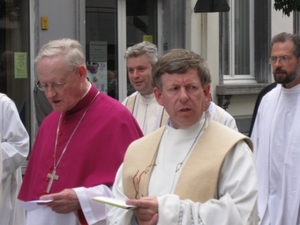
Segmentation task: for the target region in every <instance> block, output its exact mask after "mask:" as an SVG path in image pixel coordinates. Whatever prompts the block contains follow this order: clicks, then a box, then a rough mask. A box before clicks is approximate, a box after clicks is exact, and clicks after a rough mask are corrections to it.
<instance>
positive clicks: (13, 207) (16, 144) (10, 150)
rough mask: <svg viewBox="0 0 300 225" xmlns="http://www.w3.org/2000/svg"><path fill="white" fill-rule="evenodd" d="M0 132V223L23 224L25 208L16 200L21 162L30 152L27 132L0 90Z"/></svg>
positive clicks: (5, 224) (15, 111) (11, 103)
mask: <svg viewBox="0 0 300 225" xmlns="http://www.w3.org/2000/svg"><path fill="white" fill-rule="evenodd" d="M0 134H1V153H2V166H3V171H2V179H1V182H2V205H1V208H0V225H19V224H20V225H23V224H25V211H24V209H23V208H22V207H21V206H20V205H19V204H18V203H17V195H18V193H19V189H20V186H21V183H22V171H21V165H22V163H23V162H24V161H25V160H26V157H27V156H28V153H29V136H28V133H27V131H26V129H25V127H24V125H23V123H22V121H21V119H20V116H19V113H18V110H17V108H16V106H15V103H14V102H13V101H12V100H11V99H10V98H8V97H7V96H6V95H3V94H0Z"/></svg>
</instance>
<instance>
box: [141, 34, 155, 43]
mask: <svg viewBox="0 0 300 225" xmlns="http://www.w3.org/2000/svg"><path fill="white" fill-rule="evenodd" d="M143 41H148V42H150V43H153V36H152V35H143Z"/></svg>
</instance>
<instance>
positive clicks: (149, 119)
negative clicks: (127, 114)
mask: <svg viewBox="0 0 300 225" xmlns="http://www.w3.org/2000/svg"><path fill="white" fill-rule="evenodd" d="M135 95H136V100H135V105H134V108H133V111H132V115H133V116H134V118H135V119H136V120H137V122H138V124H139V126H140V128H141V130H142V131H143V134H144V135H146V134H149V133H151V132H152V131H155V130H156V129H158V128H159V127H160V122H161V118H162V116H163V110H164V107H163V106H161V105H159V104H158V103H157V101H156V98H155V96H154V93H151V94H150V95H141V94H140V93H139V92H137V91H136V92H134V93H133V94H131V95H130V96H129V97H132V96H135ZM127 100H128V97H127V98H126V99H125V100H124V101H123V102H122V104H123V105H125V104H126V102H127Z"/></svg>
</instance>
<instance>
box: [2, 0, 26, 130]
mask: <svg viewBox="0 0 300 225" xmlns="http://www.w3.org/2000/svg"><path fill="white" fill-rule="evenodd" d="M0 10H1V13H0V39H1V42H0V54H1V55H0V92H2V93H5V94H6V95H7V96H8V97H10V98H11V99H12V100H13V101H14V102H15V104H16V106H17V108H18V110H19V114H20V117H21V120H22V122H23V123H24V125H25V127H26V128H27V131H28V133H30V75H29V1H24V0H10V1H8V0H0Z"/></svg>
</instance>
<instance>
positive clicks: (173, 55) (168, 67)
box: [152, 49, 211, 90]
mask: <svg viewBox="0 0 300 225" xmlns="http://www.w3.org/2000/svg"><path fill="white" fill-rule="evenodd" d="M190 68H195V69H197V71H198V76H199V79H200V81H201V84H202V87H203V88H204V87H206V85H208V84H210V82H211V75H210V70H209V66H208V64H207V62H206V60H205V59H204V58H203V57H201V56H200V55H197V54H196V53H194V52H192V51H189V50H185V49H172V50H170V51H169V52H167V53H166V54H165V55H164V56H162V57H161V58H159V59H158V61H157V63H156V64H155V66H154V67H153V70H152V86H153V87H157V88H158V89H159V90H162V81H161V76H162V75H163V74H164V73H169V74H174V73H179V74H183V73H185V72H186V71H187V70H188V69H190Z"/></svg>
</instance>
